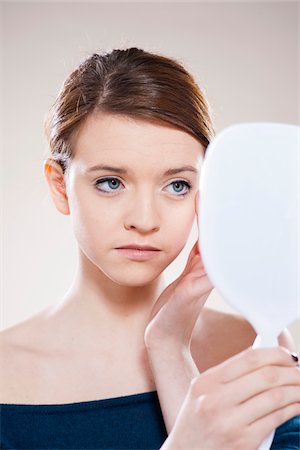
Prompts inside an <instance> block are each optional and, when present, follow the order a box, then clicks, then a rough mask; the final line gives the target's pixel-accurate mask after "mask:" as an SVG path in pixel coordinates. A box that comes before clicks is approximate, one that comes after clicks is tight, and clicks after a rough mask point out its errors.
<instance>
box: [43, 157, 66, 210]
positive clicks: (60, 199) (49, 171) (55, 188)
mask: <svg viewBox="0 0 300 450" xmlns="http://www.w3.org/2000/svg"><path fill="white" fill-rule="evenodd" d="M43 166H44V175H45V177H46V180H47V183H48V186H49V189H50V193H51V196H52V199H53V201H54V204H55V206H56V209H57V210H58V211H59V212H61V213H62V214H65V215H66V216H67V215H69V214H70V208H69V202H68V197H67V191H66V184H65V179H64V174H63V171H62V168H61V166H60V165H59V164H58V163H57V162H56V161H54V160H53V159H51V158H48V159H46V160H45V161H44V164H43Z"/></svg>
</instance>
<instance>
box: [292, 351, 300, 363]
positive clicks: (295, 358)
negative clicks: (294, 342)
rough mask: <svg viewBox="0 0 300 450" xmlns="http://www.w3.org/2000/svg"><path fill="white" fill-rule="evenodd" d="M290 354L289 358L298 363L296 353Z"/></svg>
mask: <svg viewBox="0 0 300 450" xmlns="http://www.w3.org/2000/svg"><path fill="white" fill-rule="evenodd" d="M290 353H291V357H292V358H293V360H294V361H296V362H298V361H299V358H298V356H297V353H295V352H290Z"/></svg>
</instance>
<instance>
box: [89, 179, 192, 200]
mask: <svg viewBox="0 0 300 450" xmlns="http://www.w3.org/2000/svg"><path fill="white" fill-rule="evenodd" d="M105 183H108V185H109V184H110V188H112V189H113V190H112V191H106V190H103V189H99V188H98V186H103V185H104V184H105ZM119 183H121V181H120V180H119V179H118V178H100V179H99V180H96V182H95V185H96V189H97V190H98V191H100V192H104V193H105V194H110V193H113V192H114V191H115V192H117V190H116V189H115V188H116V187H118V186H116V184H117V185H118V184H119ZM172 185H174V187H176V189H178V188H180V186H185V187H186V188H187V190H186V191H184V192H183V193H181V190H179V191H178V190H176V191H175V192H177V193H179V195H177V196H176V197H180V196H184V195H186V194H188V193H189V192H190V190H191V189H192V185H191V184H190V183H189V182H187V181H185V180H176V181H173V182H172V183H170V184H169V185H168V186H172Z"/></svg>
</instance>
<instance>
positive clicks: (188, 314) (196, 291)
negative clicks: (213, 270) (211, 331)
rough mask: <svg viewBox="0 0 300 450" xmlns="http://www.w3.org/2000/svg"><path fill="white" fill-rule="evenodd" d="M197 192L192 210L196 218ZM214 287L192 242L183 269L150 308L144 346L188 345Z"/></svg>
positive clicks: (196, 245)
mask: <svg viewBox="0 0 300 450" xmlns="http://www.w3.org/2000/svg"><path fill="white" fill-rule="evenodd" d="M197 196H198V193H197V195H196V197H195V211H196V216H197V221H198V207H197V206H198V203H197V199H198V197H197ZM212 289H213V285H212V284H211V282H210V280H209V278H208V276H207V274H206V272H205V268H204V266H203V262H202V258H201V255H200V252H199V248H198V240H197V241H196V242H195V245H194V246H193V248H192V250H191V252H190V255H189V257H188V260H187V263H186V266H185V269H184V271H183V273H182V274H181V275H180V276H179V277H178V278H177V279H176V280H175V281H173V283H171V284H170V285H169V286H168V287H167V288H166V289H165V290H164V291H163V292H162V294H161V295H160V296H159V298H158V300H157V301H156V303H155V304H154V306H153V309H152V311H151V315H150V319H149V323H148V325H147V327H146V330H145V335H144V340H145V344H146V346H147V348H155V347H156V346H158V347H161V346H162V345H163V344H165V343H166V344H167V345H169V344H172V346H174V344H175V345H176V346H178V347H187V348H188V349H189V347H190V343H191V337H192V333H193V329H194V326H195V323H196V321H197V319H198V317H199V314H200V312H201V310H202V308H203V305H204V304H205V302H206V300H207V298H208V296H209V294H210V293H211V291H212Z"/></svg>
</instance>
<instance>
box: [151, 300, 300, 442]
mask: <svg viewBox="0 0 300 450" xmlns="http://www.w3.org/2000/svg"><path fill="white" fill-rule="evenodd" d="M200 319H202V320H198V322H197V324H196V327H195V330H194V333H193V339H192V343H191V347H190V348H191V351H188V350H187V349H186V347H183V348H179V347H178V346H172V345H171V344H164V343H163V342H161V343H160V345H159V346H156V347H152V348H151V347H148V348H147V350H148V358H149V363H150V367H151V370H152V373H153V376H154V379H155V384H156V387H157V392H158V397H159V401H160V406H161V410H162V414H163V417H164V421H165V425H166V429H167V432H168V434H169V433H170V431H171V430H172V428H173V425H174V423H175V420H176V417H177V415H178V412H179V410H180V408H181V405H182V403H183V400H184V398H185V396H186V393H187V391H188V388H189V385H190V382H191V380H192V379H193V378H194V377H196V376H197V375H199V374H200V373H202V372H204V371H205V370H207V369H208V368H210V367H212V366H215V365H217V364H220V363H221V362H223V361H224V360H225V359H228V358H230V357H231V356H233V355H235V354H236V353H239V352H241V351H242V350H244V349H246V348H247V347H249V346H251V345H252V344H253V342H254V339H255V336H256V335H255V333H254V331H253V329H252V327H251V326H250V324H249V323H248V322H247V321H246V320H245V319H244V318H243V317H241V316H237V315H235V314H228V313H222V312H220V311H214V310H211V309H209V308H204V309H203V310H202V312H201V316H200ZM229 330H230V333H229ZM278 341H279V345H281V346H283V347H285V348H287V349H288V350H290V351H295V343H294V341H293V338H292V336H291V334H290V332H289V331H288V330H287V329H284V330H283V332H282V333H281V334H280V336H279V339H278ZM241 343H242V344H241Z"/></svg>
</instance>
